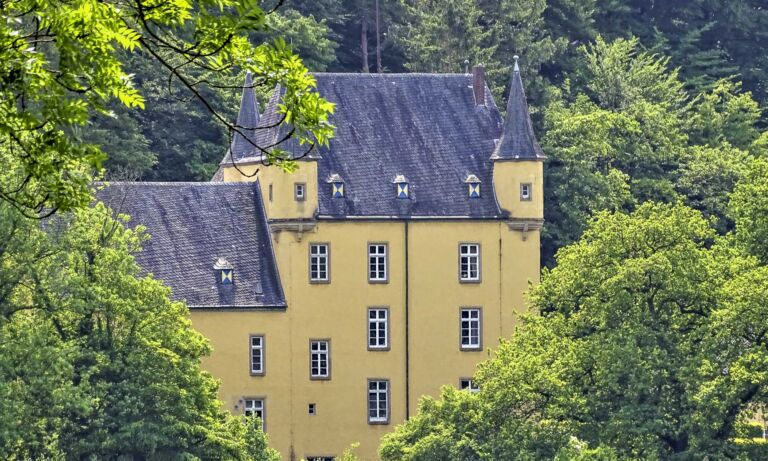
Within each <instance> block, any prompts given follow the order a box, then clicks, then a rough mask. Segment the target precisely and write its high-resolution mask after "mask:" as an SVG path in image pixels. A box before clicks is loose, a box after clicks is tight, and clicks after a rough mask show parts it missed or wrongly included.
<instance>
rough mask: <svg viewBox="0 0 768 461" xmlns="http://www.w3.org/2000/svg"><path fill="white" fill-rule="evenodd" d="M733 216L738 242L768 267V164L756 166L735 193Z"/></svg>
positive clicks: (731, 213)
mask: <svg viewBox="0 0 768 461" xmlns="http://www.w3.org/2000/svg"><path fill="white" fill-rule="evenodd" d="M729 211H730V216H731V217H732V218H733V220H734V221H735V222H736V227H737V229H738V233H737V238H738V240H739V242H740V243H741V244H743V245H744V246H745V247H746V248H747V250H748V251H749V252H750V253H752V254H753V255H755V256H757V257H758V258H759V259H760V261H762V262H763V263H764V264H768V161H766V159H760V160H757V161H755V162H754V163H752V165H751V167H750V169H749V171H748V172H747V174H746V177H745V178H744V180H743V181H742V182H740V183H739V184H738V185H737V186H736V189H735V190H734V192H733V196H732V198H731V202H730V205H729Z"/></svg>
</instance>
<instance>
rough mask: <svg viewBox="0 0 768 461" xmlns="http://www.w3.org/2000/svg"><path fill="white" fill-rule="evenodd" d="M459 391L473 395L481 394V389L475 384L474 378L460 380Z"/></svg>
mask: <svg viewBox="0 0 768 461" xmlns="http://www.w3.org/2000/svg"><path fill="white" fill-rule="evenodd" d="M459 389H461V390H463V391H469V392H472V393H475V392H480V388H479V387H478V386H477V384H475V382H474V381H473V380H472V378H461V379H460V380H459Z"/></svg>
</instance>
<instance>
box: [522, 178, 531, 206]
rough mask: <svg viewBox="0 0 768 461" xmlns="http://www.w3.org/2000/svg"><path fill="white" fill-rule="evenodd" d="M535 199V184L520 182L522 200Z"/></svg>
mask: <svg viewBox="0 0 768 461" xmlns="http://www.w3.org/2000/svg"><path fill="white" fill-rule="evenodd" d="M526 189H527V192H526ZM532 199H533V184H531V183H529V182H524V183H520V200H522V201H525V202H527V201H530V200H532Z"/></svg>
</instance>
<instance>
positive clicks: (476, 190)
mask: <svg viewBox="0 0 768 461" xmlns="http://www.w3.org/2000/svg"><path fill="white" fill-rule="evenodd" d="M464 184H466V185H467V194H468V195H469V198H480V178H478V177H477V176H476V175H473V174H468V175H467V177H466V178H464Z"/></svg>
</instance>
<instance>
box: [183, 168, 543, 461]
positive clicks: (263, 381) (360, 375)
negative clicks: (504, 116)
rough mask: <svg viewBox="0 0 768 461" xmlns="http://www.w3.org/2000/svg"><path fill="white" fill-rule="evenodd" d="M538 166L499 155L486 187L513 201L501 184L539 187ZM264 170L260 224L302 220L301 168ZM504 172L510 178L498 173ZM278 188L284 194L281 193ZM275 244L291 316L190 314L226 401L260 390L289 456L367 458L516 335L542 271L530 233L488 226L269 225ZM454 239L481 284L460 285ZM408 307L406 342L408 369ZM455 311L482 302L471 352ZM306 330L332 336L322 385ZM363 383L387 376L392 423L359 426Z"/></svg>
mask: <svg viewBox="0 0 768 461" xmlns="http://www.w3.org/2000/svg"><path fill="white" fill-rule="evenodd" d="M301 166H302V169H305V168H306V170H311V171H312V172H311V173H308V172H306V171H305V172H304V173H301V174H304V175H307V176H306V182H307V184H312V183H311V182H310V180H309V178H310V177H311V175H312V174H315V175H316V170H314V168H315V164H314V163H313V162H304V163H302V164H301ZM514 166H517V167H518V168H514ZM540 166H541V164H540V163H535V164H534V163H533V162H515V163H512V162H509V163H505V164H503V167H502V169H500V170H499V171H498V172H497V173H496V175H495V177H494V182H495V185H496V187H497V188H498V189H499V191H501V192H503V193H505V194H507V195H509V194H508V193H509V191H510V190H515V191H516V192H517V196H516V198H519V189H516V188H518V187H519V186H516V185H515V184H511V185H510V184H507V183H514V182H515V181H520V180H521V178H523V179H525V178H531V181H532V182H534V183H537V184H540V180H538V179H536V177H535V176H536V174H537V172H538V174H540V171H541V168H540ZM261 168H262V171H261V172H260V173H259V176H260V183H261V187H262V192H266V193H268V191H265V188H266V187H268V184H270V183H272V184H275V185H278V184H279V185H280V186H279V188H277V187H275V186H273V187H275V188H274V189H273V200H272V205H271V206H270V205H269V204H268V205H267V209H268V213H270V211H269V210H272V211H271V213H274V214H270V218H272V219H275V218H277V217H281V218H283V219H284V218H306V217H308V215H307V214H306V213H307V209H306V208H303V209H298V208H292V207H294V206H295V205H294V204H290V203H289V202H290V201H292V200H293V186H292V184H293V182H294V180H295V181H300V179H295V178H298V176H296V175H293V176H288V177H282V176H280V174H277V173H274V172H273V171H272V170H268V171H266V172H265V171H264V170H263V168H264V167H261ZM537 168H538V169H537ZM300 171H301V169H300ZM262 173H265V174H264V175H262ZM281 174H282V173H281ZM502 174H504V175H508V176H509V178H506V179H503V178H502V176H501V175H502ZM234 179H236V176H235V175H234V174H232V172H227V171H225V180H234ZM537 181H538V182H537ZM288 184H289V186H288ZM323 186H324V184H321V185H320V187H323ZM277 190H280V191H281V194H286V195H283V196H279V197H278V196H277V195H276V192H277ZM310 191H311V189H310ZM314 192H315V193H314V194H312V193H311V192H310V194H309V195H308V197H307V202H309V201H310V200H311V199H310V197H311V196H313V195H314V197H315V199H314V200H315V202H314V203H315V206H316V203H317V202H316V190H315V191H314ZM266 193H265V202H266V203H268V199H267V195H266ZM534 194H535V195H534V200H533V201H532V202H536V201H540V200H541V196H542V195H541V189H540V187H539V188H538V189H537V188H536V186H535V187H534ZM500 200H501V198H500ZM503 203H505V204H506V205H507V206H509V207H510V208H509V209H510V211H513V216H515V211H514V210H517V213H518V214H517V217H521V216H522V214H523V213H531V214H533V215H534V216H528V217H531V218H538V217H539V216H540V214H536V212H537V211H536V210H539V209H540V207H539V208H536V207H533V208H532V207H531V206H530V205H531V204H530V203H524V204H522V205H520V206H517V205H515V204H514V199H511V200H507V201H505V202H503ZM307 205H310V203H307V204H305V205H304V206H307ZM524 210H527V211H524ZM531 210H533V211H531ZM406 233H407V240H408V245H407V249H406ZM273 242H274V243H275V251H276V257H277V262H278V268H279V271H280V276H281V280H282V283H283V288H284V290H285V294H286V298H287V301H288V308H287V310H285V311H274V312H258V311H247V312H221V311H215V312H214V311H193V312H192V321H193V324H194V326H195V327H196V328H197V329H199V330H200V331H201V332H202V333H203V334H204V335H206V336H207V337H208V338H210V340H211V342H212V344H213V347H214V352H213V354H212V356H211V357H210V358H208V359H207V360H206V361H205V363H204V366H205V367H206V368H207V369H208V370H209V371H210V372H211V373H212V374H213V375H214V376H216V377H218V378H219V379H221V382H222V386H221V391H220V394H221V398H222V399H223V400H224V402H225V406H226V408H227V409H229V410H230V411H232V412H242V402H241V399H242V398H243V397H249V396H251V397H265V399H266V400H265V405H266V410H265V411H266V417H265V419H266V429H267V432H268V434H269V437H270V443H271V445H272V446H274V447H275V448H277V449H278V450H280V452H281V453H282V455H283V458H284V459H286V460H293V459H295V460H298V459H301V458H303V457H306V456H310V455H311V456H317V455H324V456H329V455H335V456H339V455H341V453H342V451H343V450H344V448H345V447H347V446H349V445H350V444H351V443H353V442H360V448H359V450H358V453H359V454H360V455H361V456H362V458H363V459H370V460H373V459H377V455H376V449H377V447H378V444H379V439H380V438H381V436H382V435H384V434H385V433H387V432H389V431H391V430H393V429H394V426H395V425H396V424H398V423H400V422H402V421H404V420H405V417H406V412H407V411H410V414H415V412H416V410H417V404H418V400H419V397H420V396H422V395H437V394H438V392H439V388H440V387H441V386H442V385H446V384H448V385H453V386H456V385H458V381H459V379H460V378H463V377H471V375H472V373H473V371H474V368H475V365H476V364H477V363H478V362H479V361H481V360H484V359H486V358H487V357H488V352H487V350H488V348H493V347H495V345H496V344H497V343H498V339H499V338H500V337H504V336H509V335H510V334H511V333H512V331H513V328H514V325H515V323H516V321H517V319H516V315H515V314H516V312H520V311H522V310H523V309H525V303H524V297H523V292H524V290H526V289H527V286H528V282H529V281H532V282H534V283H536V282H538V277H539V232H538V230H537V229H535V228H534V229H532V230H529V231H527V232H523V231H520V230H511V229H510V227H509V226H508V225H507V223H506V222H504V221H498V220H485V221H478V220H472V221H467V220H464V221H462V220H453V221H451V220H441V221H434V220H430V221H419V220H411V221H408V222H406V221H392V220H390V221H370V220H368V221H362V220H361V221H352V220H346V221H318V222H317V223H316V225H315V227H314V229H312V230H311V231H309V232H307V231H304V232H302V233H297V232H292V231H289V230H283V231H280V232H276V233H274V234H273ZM312 242H322V243H329V244H330V277H331V280H330V283H326V284H311V283H309V274H308V248H309V244H310V243H312ZM369 242H386V243H387V244H388V257H389V281H388V283H385V284H371V283H369V282H368V279H367V244H368V243H369ZM462 242H463V243H479V244H480V245H481V281H480V283H461V282H460V281H459V275H458V251H459V250H458V246H459V244H460V243H462ZM406 250H407V251H406ZM406 254H407V260H408V261H407V272H408V297H407V299H406ZM235 270H236V269H235ZM406 302H407V304H408V311H409V313H408V315H409V320H408V327H409V337H410V340H409V349H410V354H409V355H410V364H409V367H408V371H407V372H406V359H405V356H406V353H405V352H406V330H405V325H406V321H405V317H406ZM379 306H383V307H388V308H389V332H390V349H389V350H387V351H369V350H368V348H367V309H368V308H369V307H379ZM461 307H480V308H481V309H482V320H483V322H482V346H483V349H482V350H481V351H461V350H460V347H459V322H460V320H459V309H460V308H461ZM251 334H263V335H264V336H265V351H266V362H265V370H266V372H265V374H264V376H251V375H250V374H249V368H248V366H249V347H248V346H249V343H248V342H249V336H250V335H251ZM312 338H314V339H325V338H329V339H330V344H331V379H330V380H327V381H313V380H310V379H309V340H310V339H312ZM406 373H407V374H408V384H409V388H410V405H409V408H408V409H406ZM368 378H384V379H388V380H389V381H390V408H391V412H390V424H387V425H370V424H368V422H367V402H366V399H367V379H368ZM309 403H315V404H316V408H317V414H316V415H314V416H310V415H309V414H308V408H307V407H308V404H309Z"/></svg>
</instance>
